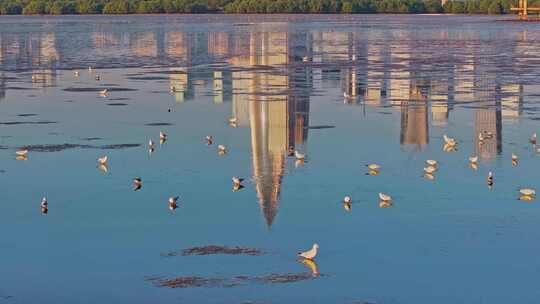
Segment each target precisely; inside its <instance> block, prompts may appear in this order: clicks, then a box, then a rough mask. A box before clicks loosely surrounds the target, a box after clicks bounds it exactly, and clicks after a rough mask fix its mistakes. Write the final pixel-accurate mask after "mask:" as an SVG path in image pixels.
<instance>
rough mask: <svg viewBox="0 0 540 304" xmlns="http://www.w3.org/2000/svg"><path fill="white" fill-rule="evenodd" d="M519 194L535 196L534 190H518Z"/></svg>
mask: <svg viewBox="0 0 540 304" xmlns="http://www.w3.org/2000/svg"><path fill="white" fill-rule="evenodd" d="M519 193H520V194H521V195H527V196H536V190H534V189H531V188H521V189H519Z"/></svg>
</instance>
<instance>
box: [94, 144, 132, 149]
mask: <svg viewBox="0 0 540 304" xmlns="http://www.w3.org/2000/svg"><path fill="white" fill-rule="evenodd" d="M140 146H141V144H114V145H105V146H93V147H92V148H96V149H101V150H120V149H129V148H136V147H140Z"/></svg>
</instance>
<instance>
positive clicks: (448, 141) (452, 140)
mask: <svg viewBox="0 0 540 304" xmlns="http://www.w3.org/2000/svg"><path fill="white" fill-rule="evenodd" d="M443 139H444V142H445V143H446V144H447V145H449V146H455V145H456V144H457V142H456V139H455V138H452V137H448V136H447V135H446V134H444V135H443Z"/></svg>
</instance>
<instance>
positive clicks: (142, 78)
mask: <svg viewBox="0 0 540 304" xmlns="http://www.w3.org/2000/svg"><path fill="white" fill-rule="evenodd" d="M128 79H131V80H169V78H168V77H163V76H133V77H128Z"/></svg>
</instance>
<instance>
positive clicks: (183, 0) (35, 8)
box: [0, 0, 540, 15]
mask: <svg viewBox="0 0 540 304" xmlns="http://www.w3.org/2000/svg"><path fill="white" fill-rule="evenodd" d="M530 1H532V0H530ZM539 2H540V1H539ZM511 5H512V2H511V0H493V1H492V0H467V1H459V0H455V1H448V2H446V3H445V5H444V6H443V5H442V4H441V1H440V0H55V1H49V0H0V14H1V15H99V14H105V15H114V14H494V15H495V14H508V13H510V7H511Z"/></svg>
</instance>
